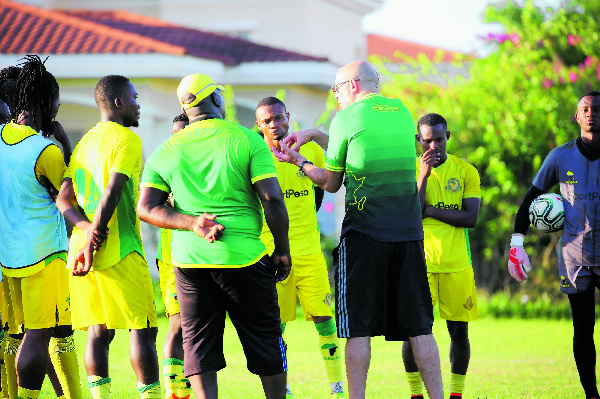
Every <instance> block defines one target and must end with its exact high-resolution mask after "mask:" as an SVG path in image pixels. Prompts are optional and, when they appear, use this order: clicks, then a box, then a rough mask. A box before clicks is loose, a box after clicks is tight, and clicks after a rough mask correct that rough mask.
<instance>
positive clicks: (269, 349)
mask: <svg viewBox="0 0 600 399" xmlns="http://www.w3.org/2000/svg"><path fill="white" fill-rule="evenodd" d="M175 279H176V283H177V296H178V299H179V306H180V308H181V328H182V331H183V349H184V353H185V359H184V371H185V376H186V377H189V376H191V375H195V374H199V373H202V372H205V371H211V370H217V371H218V370H221V369H222V368H224V367H225V366H226V363H225V356H224V355H223V331H224V329H225V313H226V312H227V313H229V317H230V319H231V321H232V322H233V325H234V326H235V329H236V330H237V333H238V336H239V337H240V341H241V343H242V346H243V348H244V353H245V355H246V361H247V365H248V370H249V371H250V372H251V373H254V374H258V375H261V376H269V375H276V374H280V373H283V372H284V371H286V370H287V365H286V359H285V353H284V349H283V340H282V338H281V320H280V318H279V305H278V304H277V291H276V289H275V277H274V276H273V273H272V271H271V266H270V262H269V258H268V257H266V256H265V257H264V258H262V259H261V260H260V261H258V262H257V263H256V264H254V265H252V266H247V267H242V268H232V269H225V268H223V269H212V268H210V269H209V268H206V269H205V268H179V267H175Z"/></svg>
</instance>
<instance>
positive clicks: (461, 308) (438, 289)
mask: <svg viewBox="0 0 600 399" xmlns="http://www.w3.org/2000/svg"><path fill="white" fill-rule="evenodd" d="M427 278H428V279H429V289H430V290H431V300H432V302H433V306H434V307H435V303H436V302H437V301H439V303H440V317H441V318H442V319H444V320H450V321H473V320H477V319H478V318H479V308H478V307H477V293H476V292H475V276H474V275H473V268H472V267H469V268H467V269H466V270H463V271H461V272H454V273H427Z"/></svg>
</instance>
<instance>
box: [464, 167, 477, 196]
mask: <svg viewBox="0 0 600 399" xmlns="http://www.w3.org/2000/svg"><path fill="white" fill-rule="evenodd" d="M463 198H481V181H480V179H479V172H477V169H475V167H474V166H473V165H468V166H467V168H466V171H465V190H464V193H463Z"/></svg>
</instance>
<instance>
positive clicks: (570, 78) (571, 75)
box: [569, 71, 577, 83]
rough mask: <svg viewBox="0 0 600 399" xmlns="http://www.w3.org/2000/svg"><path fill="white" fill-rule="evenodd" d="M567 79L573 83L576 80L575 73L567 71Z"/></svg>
mask: <svg viewBox="0 0 600 399" xmlns="http://www.w3.org/2000/svg"><path fill="white" fill-rule="evenodd" d="M569 80H570V81H571V83H575V82H576V81H577V73H576V72H573V71H570V72H569Z"/></svg>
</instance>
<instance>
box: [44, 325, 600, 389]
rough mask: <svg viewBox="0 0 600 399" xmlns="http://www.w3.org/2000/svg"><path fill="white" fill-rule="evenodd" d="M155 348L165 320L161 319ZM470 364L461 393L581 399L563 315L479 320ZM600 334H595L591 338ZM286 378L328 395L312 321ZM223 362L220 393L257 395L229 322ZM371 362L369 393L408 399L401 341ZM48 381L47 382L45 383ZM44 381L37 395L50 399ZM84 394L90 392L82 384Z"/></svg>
mask: <svg viewBox="0 0 600 399" xmlns="http://www.w3.org/2000/svg"><path fill="white" fill-rule="evenodd" d="M159 323H160V325H159V336H158V347H159V353H160V348H162V342H163V340H164V336H165V333H166V327H167V320H166V318H164V317H161V318H159ZM434 335H435V337H436V339H437V341H438V345H439V347H440V353H441V357H442V375H443V378H444V386H445V389H446V396H447V395H448V391H447V388H448V383H449V373H450V364H449V361H448V348H449V338H448V334H447V331H446V327H445V322H444V321H443V320H439V319H438V320H436V323H435V325H434ZM75 336H76V341H77V343H78V346H77V348H78V355H79V359H80V363H81V367H80V371H81V378H82V382H84V381H85V371H84V367H83V348H84V345H83V344H84V341H85V333H84V332H81V331H77V332H76V333H75ZM128 336H129V333H128V332H127V331H118V332H117V335H116V338H115V340H114V341H113V344H112V346H111V352H110V372H111V377H112V379H113V397H115V398H135V397H137V393H136V390H135V376H134V374H133V371H132V370H131V366H130V364H129V359H128V353H129V351H128ZM470 337H471V351H472V356H471V364H470V368H469V374H468V376H467V383H466V391H465V394H464V397H465V398H475V397H481V398H583V397H584V395H583V391H582V390H581V388H580V386H579V379H578V375H577V371H576V369H575V363H574V361H573V355H572V351H571V337H572V326H571V322H570V321H567V320H560V321H556V320H519V319H514V320H497V319H492V318H484V319H481V320H478V321H476V322H473V323H471V324H470ZM596 339H598V337H596ZM286 340H287V342H288V361H289V380H290V384H291V386H292V389H293V391H294V394H295V397H297V398H326V397H328V395H327V394H328V393H329V384H328V383H327V380H326V376H325V371H324V367H323V364H322V360H321V359H320V357H319V354H318V350H317V342H318V340H317V335H316V331H315V329H314V327H313V324H312V323H309V322H305V321H296V322H294V323H289V324H288V327H287V329H286ZM225 342H226V347H225V355H226V358H227V362H228V367H227V368H226V369H224V370H223V371H221V372H219V381H220V396H221V397H228V398H262V397H264V396H263V395H262V391H261V387H260V382H259V379H258V377H256V376H254V375H252V374H250V373H249V372H248V371H247V370H246V363H245V358H244V355H243V352H242V349H241V345H240V343H239V340H238V338H237V335H236V333H235V330H234V329H233V327H232V326H231V324H230V323H229V324H228V325H227V328H226V332H225ZM372 342H373V344H372V347H373V348H372V352H373V359H372V362H371V369H370V373H369V380H368V383H367V397H369V398H408V397H410V394H409V391H408V385H407V383H406V380H405V378H404V373H403V367H402V358H401V343H388V342H385V341H384V340H382V339H380V338H376V339H373V341H372ZM599 342H600V341H599ZM46 382H47V381H46ZM51 393H52V391H51V388H50V386H49V384H46V385H45V386H44V390H43V393H42V395H41V398H52V397H54V395H52V394H51ZM84 395H85V397H86V398H89V397H91V396H90V395H89V391H87V388H86V389H85V390H84Z"/></svg>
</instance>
